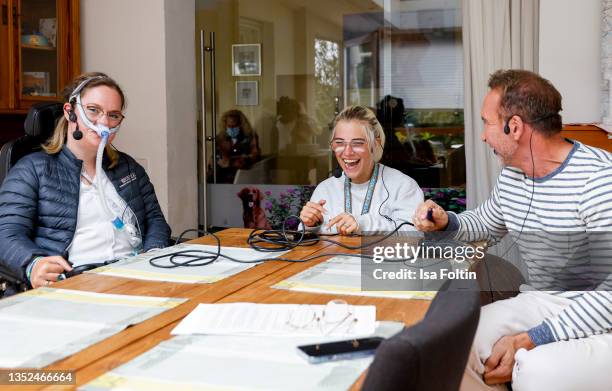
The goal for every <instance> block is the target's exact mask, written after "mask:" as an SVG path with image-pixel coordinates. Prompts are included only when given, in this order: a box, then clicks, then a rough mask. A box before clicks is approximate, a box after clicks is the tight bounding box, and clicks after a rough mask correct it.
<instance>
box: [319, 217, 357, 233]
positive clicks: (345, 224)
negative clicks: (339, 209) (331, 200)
mask: <svg viewBox="0 0 612 391" xmlns="http://www.w3.org/2000/svg"><path fill="white" fill-rule="evenodd" d="M334 225H335V226H336V230H337V231H338V233H339V234H340V235H350V234H352V233H355V232H357V230H358V229H359V224H358V223H357V220H355V218H354V217H353V216H352V215H350V214H348V213H340V214H339V215H338V216H336V217H334V218H333V219H331V220H330V221H329V223H328V224H327V229H328V230H331V229H332V227H333V226H334Z"/></svg>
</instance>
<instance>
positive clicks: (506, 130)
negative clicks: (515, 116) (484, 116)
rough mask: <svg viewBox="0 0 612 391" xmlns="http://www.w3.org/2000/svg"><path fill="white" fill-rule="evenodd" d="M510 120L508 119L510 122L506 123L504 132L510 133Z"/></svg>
mask: <svg viewBox="0 0 612 391" xmlns="http://www.w3.org/2000/svg"><path fill="white" fill-rule="evenodd" d="M509 122H510V120H508V122H506V124H505V125H504V133H505V134H510V124H509Z"/></svg>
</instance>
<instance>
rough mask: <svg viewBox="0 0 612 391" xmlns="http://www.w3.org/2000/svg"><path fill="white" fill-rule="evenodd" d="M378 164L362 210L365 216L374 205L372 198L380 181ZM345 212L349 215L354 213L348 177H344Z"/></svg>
mask: <svg viewBox="0 0 612 391" xmlns="http://www.w3.org/2000/svg"><path fill="white" fill-rule="evenodd" d="M378 166H379V165H378V164H375V165H374V172H373V173H372V176H371V177H370V181H369V182H368V191H367V192H366V197H365V200H363V207H362V208H361V214H362V215H364V214H366V213H368V212H369V211H370V204H371V203H372V196H373V195H374V187H376V181H377V180H378ZM344 212H345V213H348V214H352V213H353V207H352V205H351V180H350V179H349V178H348V176H346V174H345V176H344Z"/></svg>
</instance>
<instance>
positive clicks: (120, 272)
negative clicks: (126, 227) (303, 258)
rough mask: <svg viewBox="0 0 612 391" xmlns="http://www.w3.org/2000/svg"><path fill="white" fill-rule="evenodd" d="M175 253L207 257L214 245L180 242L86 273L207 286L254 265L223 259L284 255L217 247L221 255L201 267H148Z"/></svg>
mask: <svg viewBox="0 0 612 391" xmlns="http://www.w3.org/2000/svg"><path fill="white" fill-rule="evenodd" d="M178 251H194V252H200V253H201V255H202V256H210V255H214V254H217V246H209V245H204V244H186V243H181V244H178V245H176V246H172V247H167V248H164V249H162V250H158V251H154V252H150V253H143V254H140V255H137V256H135V257H131V258H127V259H124V260H121V261H119V262H117V263H113V264H111V265H108V266H104V267H100V268H98V269H94V270H92V271H90V273H97V274H102V275H106V276H115V277H125V278H133V279H138V280H149V281H168V282H182V283H191V284H194V283H200V284H208V283H213V282H217V281H220V280H222V279H224V278H227V277H230V276H233V275H234V274H237V273H240V272H241V271H243V270H246V269H249V268H251V267H253V266H255V265H257V262H254V263H238V262H233V261H231V260H229V259H228V258H225V257H226V256H227V257H231V258H235V259H239V260H243V261H259V260H264V259H269V258H277V257H280V256H281V255H283V254H285V252H274V253H270V252H259V251H256V250H253V249H251V248H242V247H221V256H220V257H219V258H218V259H217V260H216V261H215V262H213V263H211V264H209V265H205V266H189V267H187V266H179V267H175V268H172V269H164V268H158V267H155V266H152V265H151V264H150V263H149V260H150V259H151V258H154V257H159V256H164V255H168V254H171V253H175V252H178ZM192 254H195V253H192ZM168 258H169V257H168ZM186 260H187V258H185V257H175V258H174V261H175V262H185V261H186ZM202 262H203V261H202ZM155 263H157V264H162V265H171V263H170V262H169V259H157V260H155Z"/></svg>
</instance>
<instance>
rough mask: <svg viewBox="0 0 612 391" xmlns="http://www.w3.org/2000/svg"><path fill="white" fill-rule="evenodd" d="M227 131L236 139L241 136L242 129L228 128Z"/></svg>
mask: <svg viewBox="0 0 612 391" xmlns="http://www.w3.org/2000/svg"><path fill="white" fill-rule="evenodd" d="M225 131H226V132H227V135H228V136H230V137H231V138H236V137H238V135H239V134H240V128H226V129H225Z"/></svg>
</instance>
